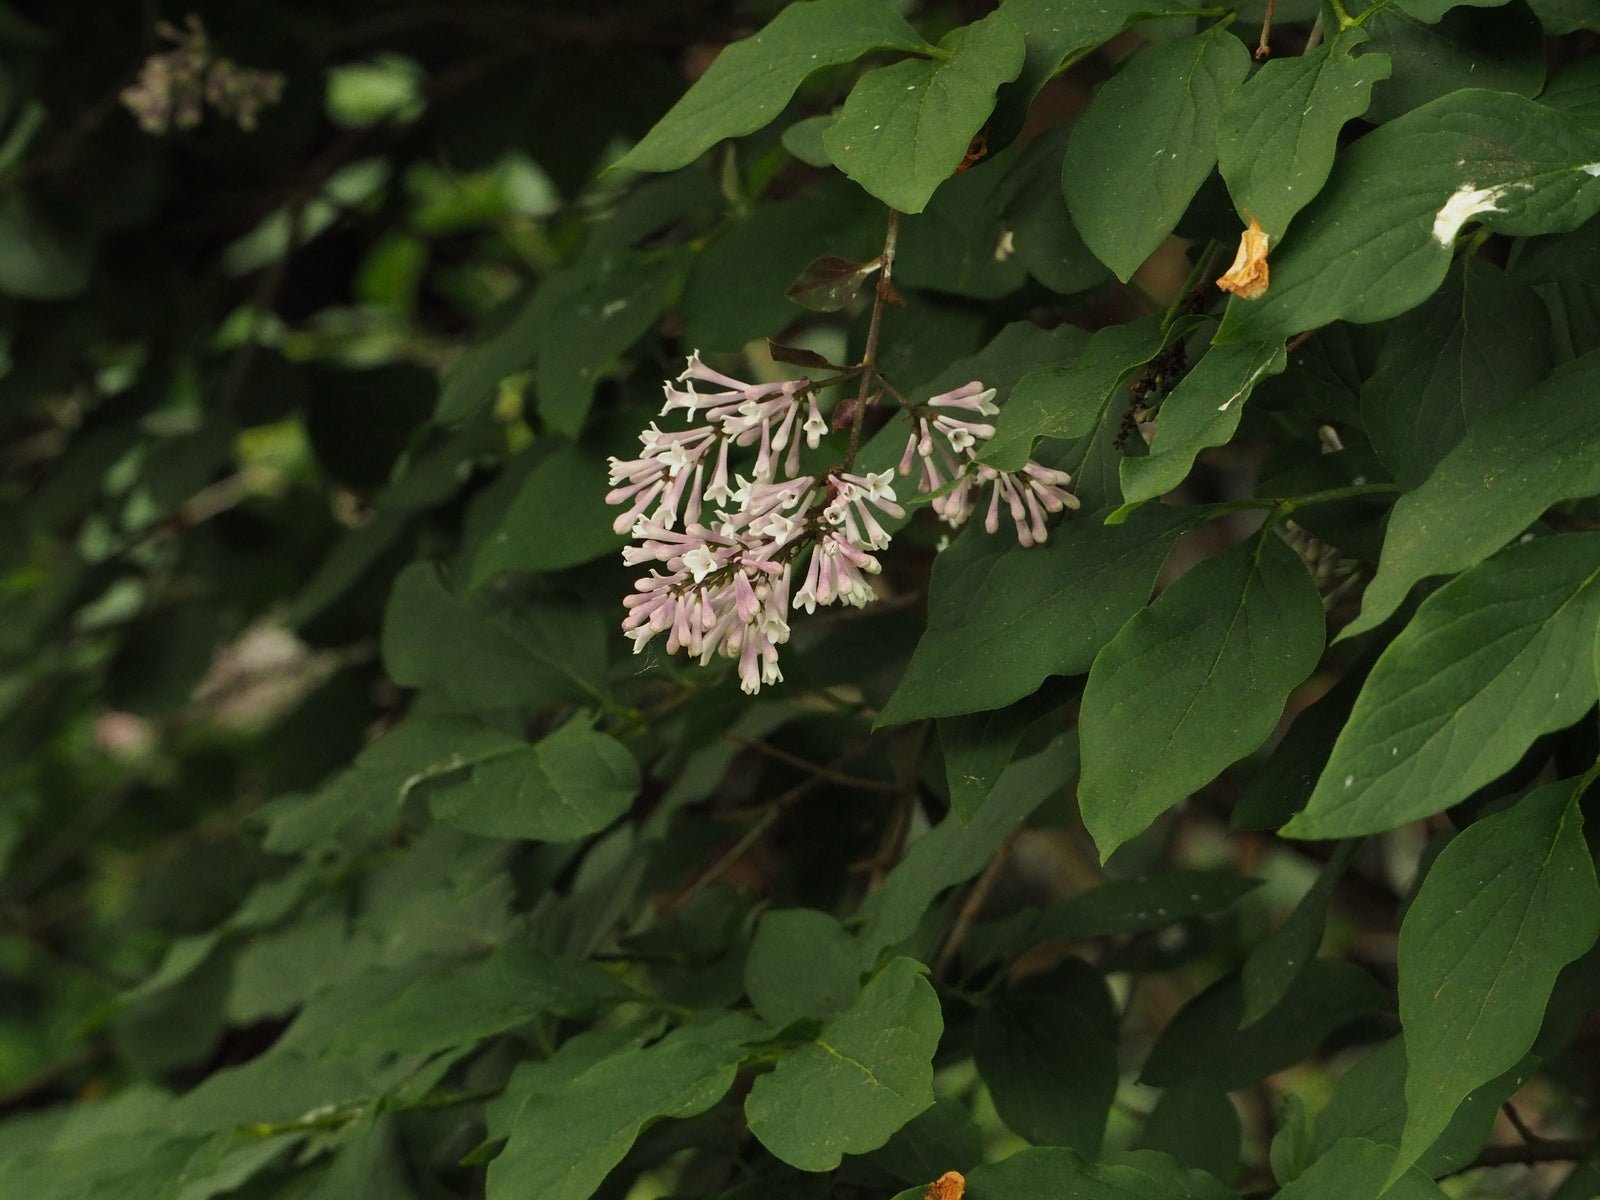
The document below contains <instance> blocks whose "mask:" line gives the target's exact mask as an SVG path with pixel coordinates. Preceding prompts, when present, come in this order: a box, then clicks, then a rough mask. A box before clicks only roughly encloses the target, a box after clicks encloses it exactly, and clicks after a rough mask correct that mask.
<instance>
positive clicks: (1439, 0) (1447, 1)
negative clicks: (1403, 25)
mask: <svg viewBox="0 0 1600 1200" xmlns="http://www.w3.org/2000/svg"><path fill="white" fill-rule="evenodd" d="M1505 2H1506V0H1395V3H1394V7H1395V8H1397V9H1399V10H1401V11H1402V12H1405V13H1407V14H1409V15H1410V16H1413V17H1415V18H1416V19H1417V20H1419V21H1426V22H1427V23H1428V24H1430V25H1431V24H1433V23H1434V22H1435V21H1438V20H1440V19H1441V18H1442V17H1443V16H1444V15H1445V14H1446V13H1448V12H1450V11H1451V10H1452V9H1455V8H1462V7H1465V6H1467V5H1471V6H1472V7H1474V8H1495V7H1497V6H1499V5H1502V4H1504V3H1505Z"/></svg>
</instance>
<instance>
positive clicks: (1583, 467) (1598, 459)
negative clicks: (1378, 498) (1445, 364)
mask: <svg viewBox="0 0 1600 1200" xmlns="http://www.w3.org/2000/svg"><path fill="white" fill-rule="evenodd" d="M1596 388H1600V351H1596V352H1595V353H1592V354H1587V355H1585V356H1584V357H1582V358H1579V359H1575V360H1573V361H1572V362H1570V363H1568V364H1566V365H1565V366H1563V367H1559V368H1557V370H1556V372H1555V373H1554V374H1553V375H1551V376H1550V378H1549V379H1547V380H1545V381H1544V382H1543V383H1542V384H1540V385H1539V386H1538V387H1535V388H1531V389H1530V390H1529V391H1527V392H1525V393H1524V394H1523V395H1521V396H1519V397H1517V398H1516V399H1515V400H1512V401H1511V402H1510V403H1508V404H1506V405H1505V406H1504V407H1502V408H1498V409H1495V410H1494V411H1493V412H1490V413H1488V414H1486V415H1485V416H1484V417H1483V418H1482V419H1481V420H1479V421H1477V422H1475V423H1474V424H1472V425H1471V426H1469V427H1468V429H1467V433H1466V436H1465V437H1463V438H1462V439H1461V441H1460V442H1459V443H1458V444H1457V445H1456V447H1455V448H1454V449H1453V450H1451V451H1450V452H1449V453H1448V454H1446V455H1445V456H1444V458H1443V459H1441V460H1440V462H1439V465H1438V466H1437V467H1435V468H1434V470H1433V473H1432V474H1431V475H1429V476H1428V478H1427V479H1426V480H1425V481H1424V482H1423V484H1422V486H1421V487H1419V488H1417V490H1416V491H1414V492H1408V493H1406V494H1405V495H1404V496H1402V497H1400V499H1399V501H1398V502H1397V503H1396V504H1395V506H1394V512H1393V513H1392V514H1391V515H1390V517H1389V528H1388V532H1387V533H1386V534H1385V535H1384V539H1383V554H1382V557H1381V558H1380V559H1379V560H1378V573H1377V574H1376V575H1375V576H1374V577H1373V580H1372V583H1371V584H1369V585H1368V587H1367V591H1366V594H1365V595H1364V596H1363V597H1362V599H1361V615H1360V616H1359V617H1357V618H1356V619H1355V620H1354V621H1352V622H1351V623H1350V624H1349V625H1348V626H1346V627H1345V629H1344V630H1343V631H1342V632H1341V633H1340V635H1339V636H1340V637H1341V638H1345V637H1351V636H1353V635H1355V634H1357V633H1363V632H1365V631H1366V630H1368V629H1371V628H1372V627H1373V626H1375V625H1379V624H1381V623H1382V622H1383V621H1385V620H1387V619H1388V617H1389V615H1390V614H1391V613H1393V612H1394V610H1395V609H1397V608H1399V607H1400V604H1401V602H1402V601H1403V600H1404V599H1405V598H1406V593H1407V592H1409V591H1410V590H1411V588H1412V586H1413V585H1415V584H1416V583H1417V582H1418V581H1420V580H1422V579H1426V578H1427V577H1428V576H1429V575H1444V574H1449V573H1451V572H1454V571H1460V570H1462V569H1463V568H1465V567H1470V566H1472V565H1473V564H1474V563H1476V562H1479V561H1480V560H1482V559H1484V558H1487V557H1488V556H1489V555H1490V554H1493V553H1494V552H1495V551H1496V550H1498V549H1499V548H1500V547H1501V546H1503V545H1505V544H1506V543H1507V542H1509V541H1510V540H1511V539H1512V538H1514V537H1515V536H1516V535H1517V534H1519V533H1521V532H1522V531H1523V530H1525V529H1526V528H1527V527H1528V526H1529V525H1532V524H1533V522H1534V521H1536V520H1537V519H1538V518H1539V515H1540V514H1541V513H1543V512H1544V511H1545V509H1547V508H1549V507H1550V506H1551V505H1552V504H1557V503H1560V502H1561V501H1563V500H1570V499H1573V498H1576V497H1579V496H1593V495H1595V494H1596V493H1600V406H1596V405H1595V404H1593V403H1591V398H1592V397H1593V396H1594V394H1595V390H1596ZM1557 414H1559V417H1557ZM1553 418H1556V419H1553Z"/></svg>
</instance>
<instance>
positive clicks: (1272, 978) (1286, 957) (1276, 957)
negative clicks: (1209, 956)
mask: <svg viewBox="0 0 1600 1200" xmlns="http://www.w3.org/2000/svg"><path fill="white" fill-rule="evenodd" d="M1355 849H1356V843H1354V842H1347V843H1345V844H1344V845H1342V846H1340V847H1339V849H1338V850H1337V851H1336V852H1335V854H1334V856H1333V858H1331V859H1330V860H1329V861H1328V863H1327V865H1326V866H1324V867H1323V868H1322V870H1321V871H1319V872H1318V873H1317V879H1316V882H1315V883H1313V884H1312V885H1311V887H1310V888H1308V889H1307V891H1306V894H1305V895H1303V896H1301V897H1300V902H1299V903H1298V904H1296V905H1295V906H1294V909H1293V911H1292V912H1290V913H1289V915H1288V916H1287V917H1285V918H1284V920H1283V923H1282V924H1281V925H1279V926H1278V927H1277V928H1276V929H1274V930H1273V931H1272V932H1271V933H1269V934H1268V935H1267V936H1266V937H1264V938H1262V939H1261V941H1260V942H1259V943H1258V944H1257V945H1256V948H1255V949H1254V950H1252V951H1251V952H1250V957H1249V958H1247V959H1245V963H1244V971H1243V973H1242V976H1241V977H1242V979H1243V981H1244V1000H1245V1003H1244V1017H1243V1018H1242V1020H1243V1025H1244V1026H1249V1025H1253V1024H1254V1023H1255V1022H1257V1021H1259V1020H1261V1018H1262V1017H1264V1016H1266V1015H1267V1014H1268V1013H1269V1012H1271V1011H1272V1010H1273V1009H1274V1008H1276V1007H1277V1005H1278V1002H1279V1001H1280V1000H1282V999H1283V997H1284V996H1285V995H1286V994H1287V993H1288V991H1289V989H1290V988H1291V987H1293V986H1294V981H1295V980H1296V979H1298V978H1299V977H1300V973H1301V972H1302V971H1304V970H1305V969H1306V968H1307V967H1308V966H1310V964H1311V963H1312V961H1313V960H1314V959H1315V958H1316V956H1317V949H1318V947H1320V946H1321V945H1322V933H1323V928H1324V927H1325V926H1326V924H1327V921H1328V903H1329V901H1330V900H1332V899H1333V889H1334V885H1335V884H1337V883H1338V882H1339V876H1340V875H1341V874H1343V873H1344V868H1345V866H1346V864H1348V863H1349V861H1350V858H1351V856H1352V855H1353V854H1354V853H1355Z"/></svg>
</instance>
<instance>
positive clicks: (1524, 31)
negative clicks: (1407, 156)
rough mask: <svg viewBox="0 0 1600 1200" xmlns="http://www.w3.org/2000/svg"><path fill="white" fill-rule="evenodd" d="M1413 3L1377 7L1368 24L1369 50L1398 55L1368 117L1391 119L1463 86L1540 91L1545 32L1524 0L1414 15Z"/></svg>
mask: <svg viewBox="0 0 1600 1200" xmlns="http://www.w3.org/2000/svg"><path fill="white" fill-rule="evenodd" d="M1408 7H1411V6H1409V5H1397V6H1393V7H1390V8H1387V9H1380V10H1379V11H1378V12H1377V13H1375V14H1373V17H1372V19H1371V20H1369V21H1368V22H1367V23H1366V26H1365V27H1366V28H1367V29H1368V30H1369V31H1370V32H1371V35H1372V51H1373V52H1376V53H1385V54H1388V55H1389V56H1390V58H1392V59H1393V60H1394V63H1395V73H1394V75H1393V76H1392V77H1391V78H1390V79H1388V80H1387V81H1386V82H1384V83H1381V84H1379V85H1378V87H1377V88H1376V89H1374V91H1373V94H1372V108H1371V111H1370V112H1368V114H1367V118H1368V120H1371V121H1373V122H1381V121H1388V120H1392V119H1393V118H1395V117H1398V116H1399V115H1400V114H1401V113H1404V112H1408V111H1410V110H1411V109H1414V108H1416V107H1417V106H1418V105H1421V104H1425V103H1427V102H1428V101H1429V100H1436V99H1438V98H1439V97H1440V96H1443V95H1447V94H1448V93H1450V92H1454V91H1458V90H1460V89H1461V88H1485V89H1490V90H1493V91H1497V92H1502V93H1516V94H1518V95H1523V96H1536V95H1538V94H1539V88H1540V87H1541V86H1542V85H1543V83H1544V61H1545V55H1544V45H1543V38H1544V32H1543V30H1541V29H1540V28H1539V20H1538V18H1537V17H1535V16H1534V15H1533V13H1532V12H1531V11H1530V10H1529V8H1528V6H1527V5H1526V4H1524V3H1522V0H1515V2H1514V3H1511V4H1506V3H1504V0H1501V3H1500V5H1499V6H1498V7H1496V8H1494V9H1492V10H1489V11H1486V10H1485V9H1483V8H1480V7H1469V6H1468V5H1458V6H1455V7H1453V8H1452V9H1451V11H1449V12H1447V13H1444V14H1442V19H1440V18H1438V17H1429V18H1424V19H1423V20H1421V21H1418V20H1414V19H1413V18H1412V17H1411V16H1410V15H1408V14H1407V13H1406V12H1405V11H1404V10H1405V9H1406V8H1408Z"/></svg>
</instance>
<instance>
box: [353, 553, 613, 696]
mask: <svg viewBox="0 0 1600 1200" xmlns="http://www.w3.org/2000/svg"><path fill="white" fill-rule="evenodd" d="M604 636H605V635H604V632H603V627H602V626H600V625H599V623H598V620H597V619H596V614H593V613H578V612H570V611H567V610H563V609H557V608H554V607H540V608H530V609H529V610H527V611H526V612H525V613H524V615H523V616H522V617H521V618H519V619H517V620H514V621H513V620H502V619H497V618H494V617H491V616H489V615H488V614H487V613H485V612H483V611H482V610H481V609H479V608H477V607H476V606H474V605H472V604H470V603H469V602H467V601H465V600H462V599H459V598H458V597H456V596H453V595H451V594H450V593H449V592H448V591H447V590H446V589H445V586H444V582H443V580H442V579H441V578H440V575H439V571H438V569H437V568H436V567H435V566H434V565H433V564H432V563H420V562H419V563H412V564H411V565H410V566H409V567H407V568H406V569H405V570H404V571H402V572H401V573H400V576H399V578H398V579H396V580H395V584H394V589H393V591H391V592H390V594H389V605H388V608H387V609H386V610H385V612H384V620H383V663H384V668H385V669H386V670H387V671H388V672H389V675H390V677H391V678H392V679H393V680H394V681H395V682H396V683H398V684H400V685H401V686H402V687H415V688H429V689H437V690H438V691H439V692H440V693H442V694H443V695H445V696H448V697H450V698H451V699H453V700H456V701H458V702H460V703H462V704H466V705H470V706H473V707H479V708H515V707H521V706H528V707H536V706H540V705H543V704H547V703H549V702H550V701H551V700H554V699H559V698H562V697H567V698H571V699H591V698H594V697H596V696H598V695H599V693H600V685H599V678H600V676H601V674H602V673H603V671H604V664H605V643H604V640H603V639H604Z"/></svg>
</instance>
